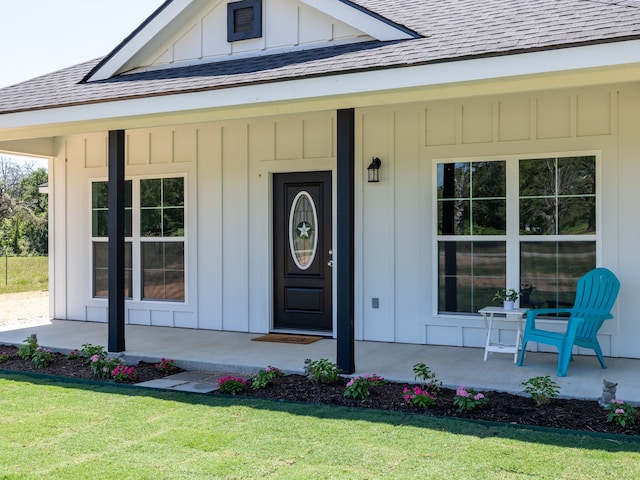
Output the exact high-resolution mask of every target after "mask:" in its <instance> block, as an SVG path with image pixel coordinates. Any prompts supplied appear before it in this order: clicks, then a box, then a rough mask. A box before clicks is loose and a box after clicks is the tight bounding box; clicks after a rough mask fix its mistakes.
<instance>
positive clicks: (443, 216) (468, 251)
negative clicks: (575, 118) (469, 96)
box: [436, 155, 597, 313]
mask: <svg viewBox="0 0 640 480" xmlns="http://www.w3.org/2000/svg"><path fill="white" fill-rule="evenodd" d="M507 166H509V170H507ZM507 171H508V172H509V175H511V176H516V175H517V178H511V179H510V181H509V184H510V185H517V186H518V188H517V189H513V190H509V193H508V194H507V188H506V185H507ZM595 172H596V157H595V156H593V155H589V156H568V157H549V158H536V159H517V158H514V159H510V160H506V161H504V160H496V161H482V162H456V163H441V164H438V165H437V178H436V188H437V224H436V226H437V231H438V235H439V238H438V262H439V265H438V311H439V312H441V313H459V312H460V313H461V312H467V313H475V312H477V310H478V309H480V308H482V307H485V306H487V305H492V304H495V303H493V300H492V299H493V294H494V293H495V292H496V290H498V289H502V288H519V289H520V290H521V292H522V296H521V298H520V305H521V306H523V307H534V308H537V307H555V306H567V305H570V304H571V303H572V302H573V300H574V296H575V288H576V281H577V280H578V279H579V278H580V277H581V276H582V275H584V274H585V273H586V272H588V271H589V270H591V269H593V268H594V267H595V265H596V239H595V235H596V220H597V219H596V205H597V203H596V178H595ZM512 180H513V182H512ZM507 206H508V207H509V211H512V212H514V214H517V215H519V216H518V217H517V219H518V221H517V222H509V223H507ZM516 212H518V213H516ZM507 225H509V229H511V228H513V230H509V231H507ZM486 235H492V236H493V238H491V240H492V241H490V242H485V241H482V240H483V238H486V237H483V236H486ZM561 236H562V237H561ZM570 236H573V237H574V238H571V237H570ZM452 237H454V238H452ZM507 239H509V240H511V239H513V240H516V239H518V241H519V245H520V248H519V249H518V248H517V244H516V243H515V242H514V243H509V245H510V247H509V249H508V250H507V248H506V245H507ZM507 265H509V269H508V271H509V272H517V271H519V272H520V279H517V278H510V279H507ZM511 275H513V274H511ZM518 281H519V282H520V285H518V284H517V282H518ZM509 283H510V284H509Z"/></svg>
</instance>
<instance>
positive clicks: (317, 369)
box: [308, 358, 340, 383]
mask: <svg viewBox="0 0 640 480" xmlns="http://www.w3.org/2000/svg"><path fill="white" fill-rule="evenodd" d="M308 376H309V379H310V380H313V381H314V382H320V383H335V382H337V381H338V378H340V369H339V368H338V365H336V364H335V363H333V362H330V361H329V360H327V359H326V358H321V359H320V360H315V361H313V362H311V363H310V364H309V366H308Z"/></svg>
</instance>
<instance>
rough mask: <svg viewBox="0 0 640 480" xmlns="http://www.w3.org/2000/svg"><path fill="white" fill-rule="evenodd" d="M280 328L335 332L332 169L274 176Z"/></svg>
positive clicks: (276, 323) (276, 324)
mask: <svg viewBox="0 0 640 480" xmlns="http://www.w3.org/2000/svg"><path fill="white" fill-rule="evenodd" d="M273 205H274V207H273V208H274V212H273V221H274V229H273V249H274V255H273V257H274V269H273V270H274V276H275V278H274V296H275V298H274V304H275V312H274V320H273V327H274V329H276V330H312V331H316V332H331V331H332V326H333V321H332V319H333V308H332V304H333V303H332V299H331V292H332V289H331V284H332V276H331V266H332V259H331V253H332V252H331V248H332V247H331V238H332V237H331V172H304V173H279V174H274V176H273Z"/></svg>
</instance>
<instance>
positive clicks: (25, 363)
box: [0, 346, 183, 383]
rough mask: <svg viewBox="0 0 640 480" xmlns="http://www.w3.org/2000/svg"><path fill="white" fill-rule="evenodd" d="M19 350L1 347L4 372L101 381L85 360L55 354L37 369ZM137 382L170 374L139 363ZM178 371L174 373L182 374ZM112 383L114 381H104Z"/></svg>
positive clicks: (137, 366)
mask: <svg viewBox="0 0 640 480" xmlns="http://www.w3.org/2000/svg"><path fill="white" fill-rule="evenodd" d="M17 351H18V349H17V348H16V347H10V346H0V353H2V352H7V353H8V354H9V359H8V360H6V361H4V362H2V363H0V368H1V369H4V370H16V371H21V372H30V373H44V374H47V375H58V376H61V377H71V378H82V379H91V380H100V379H99V378H97V377H96V376H95V375H94V374H93V370H91V367H90V366H89V365H88V364H86V363H85V362H84V360H83V359H75V360H68V359H67V356H66V355H63V354H61V353H54V354H53V357H54V360H53V363H51V364H50V365H49V366H47V367H44V368H36V367H35V365H34V364H33V362H31V360H25V359H24V358H21V357H19V356H18V355H17ZM135 370H136V373H137V380H136V382H135V383H142V382H146V381H149V380H155V379H156V378H163V377H166V376H167V375H169V374H166V373H161V372H158V370H156V367H155V364H154V363H147V362H139V363H138V364H136V365H135ZM182 371H183V370H180V369H178V370H177V371H176V372H174V373H178V372H182ZM104 381H105V382H112V383H114V382H113V381H112V380H104Z"/></svg>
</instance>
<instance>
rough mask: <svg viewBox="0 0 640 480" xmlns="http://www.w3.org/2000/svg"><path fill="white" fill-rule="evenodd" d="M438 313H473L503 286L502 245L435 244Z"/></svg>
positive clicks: (503, 246) (479, 243)
mask: <svg viewBox="0 0 640 480" xmlns="http://www.w3.org/2000/svg"><path fill="white" fill-rule="evenodd" d="M438 252H439V261H438V264H439V273H438V284H439V285H438V286H439V298H438V310H439V312H449V313H455V312H476V311H478V310H479V309H480V308H482V307H486V306H487V305H490V304H491V302H492V299H493V294H494V293H495V292H496V290H498V289H500V288H504V287H505V277H506V243H505V242H439V243H438Z"/></svg>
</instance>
